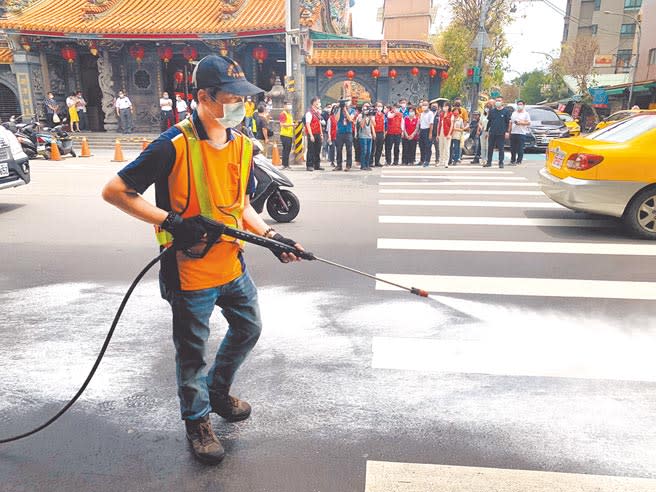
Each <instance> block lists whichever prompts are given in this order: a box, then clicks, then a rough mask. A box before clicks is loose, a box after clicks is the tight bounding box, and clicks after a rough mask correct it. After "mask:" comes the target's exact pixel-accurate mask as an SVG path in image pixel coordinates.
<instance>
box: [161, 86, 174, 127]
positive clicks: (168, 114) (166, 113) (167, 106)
mask: <svg viewBox="0 0 656 492" xmlns="http://www.w3.org/2000/svg"><path fill="white" fill-rule="evenodd" d="M159 108H160V110H161V113H160V126H161V130H162V131H163V132H165V131H166V130H167V129H168V128H170V127H172V126H173V125H174V124H175V122H174V121H173V101H172V100H171V98H170V97H169V93H168V92H162V97H160V99H159Z"/></svg>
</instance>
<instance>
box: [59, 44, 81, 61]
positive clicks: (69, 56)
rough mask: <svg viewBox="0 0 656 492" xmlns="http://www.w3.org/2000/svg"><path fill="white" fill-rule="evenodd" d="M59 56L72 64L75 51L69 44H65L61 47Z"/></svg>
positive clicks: (75, 55)
mask: <svg viewBox="0 0 656 492" xmlns="http://www.w3.org/2000/svg"><path fill="white" fill-rule="evenodd" d="M61 56H62V58H63V59H64V60H66V61H67V62H68V63H71V64H72V63H73V62H74V61H75V60H76V58H77V51H75V49H73V48H71V47H70V46H66V47H64V48H62V49H61Z"/></svg>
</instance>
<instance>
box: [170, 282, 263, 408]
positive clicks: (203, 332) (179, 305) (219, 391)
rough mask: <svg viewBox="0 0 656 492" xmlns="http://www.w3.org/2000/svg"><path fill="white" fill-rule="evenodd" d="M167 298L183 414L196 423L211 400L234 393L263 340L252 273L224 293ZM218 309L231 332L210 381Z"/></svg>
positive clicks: (179, 293) (225, 287)
mask: <svg viewBox="0 0 656 492" xmlns="http://www.w3.org/2000/svg"><path fill="white" fill-rule="evenodd" d="M163 294H164V297H165V299H166V300H167V301H169V304H171V309H172V311H173V344H174V345H175V351H176V355H175V363H176V377H177V383H178V398H179V399H180V412H181V414H182V418H183V419H187V420H197V419H200V418H202V417H204V416H205V415H207V414H208V413H209V412H210V410H211V409H212V406H211V403H210V402H211V400H212V399H214V398H215V397H216V396H219V395H223V394H226V393H227V392H228V391H229V389H230V386H231V385H232V382H233V380H234V378H235V373H236V372H237V369H239V366H241V364H242V363H243V362H244V360H245V359H246V356H247V355H248V354H249V352H250V351H251V350H252V349H253V347H254V346H255V344H256V343H257V340H258V339H259V337H260V332H261V331H262V321H261V319H260V308H259V305H258V302H257V289H256V287H255V284H254V283H253V281H252V280H251V277H250V275H249V274H248V272H244V273H243V274H242V275H241V276H240V277H239V278H237V279H235V280H233V281H232V282H229V283H227V284H225V285H221V286H219V287H213V288H211V289H201V290H191V291H189V290H188V291H166V292H163ZM214 306H219V307H220V308H221V311H222V313H223V316H224V317H225V319H226V320H227V321H228V331H227V333H226V335H225V337H224V338H223V341H222V342H221V345H220V347H219V350H218V351H217V353H216V357H215V358H214V363H213V365H212V367H210V369H209V371H208V372H207V375H206V374H205V373H204V369H205V367H206V365H207V363H206V361H205V351H206V345H207V339H208V337H209V334H210V325H209V321H210V316H211V314H212V311H214Z"/></svg>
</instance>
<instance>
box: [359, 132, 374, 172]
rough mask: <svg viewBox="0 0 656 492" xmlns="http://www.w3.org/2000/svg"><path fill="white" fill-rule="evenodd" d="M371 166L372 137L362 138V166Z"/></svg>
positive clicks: (365, 167) (362, 167)
mask: <svg viewBox="0 0 656 492" xmlns="http://www.w3.org/2000/svg"><path fill="white" fill-rule="evenodd" d="M369 167H371V139H370V138H361V139H360V168H361V169H367V168H369Z"/></svg>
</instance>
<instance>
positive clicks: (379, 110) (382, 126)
mask: <svg viewBox="0 0 656 492" xmlns="http://www.w3.org/2000/svg"><path fill="white" fill-rule="evenodd" d="M374 121H375V125H374V128H375V130H376V140H375V141H374V148H373V149H372V151H371V160H372V161H373V162H374V166H376V167H382V166H383V165H382V164H381V163H380V156H381V154H382V153H383V148H384V147H385V133H386V130H387V124H386V121H385V113H383V103H382V102H380V101H378V102H377V103H376V116H375V119H374Z"/></svg>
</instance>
